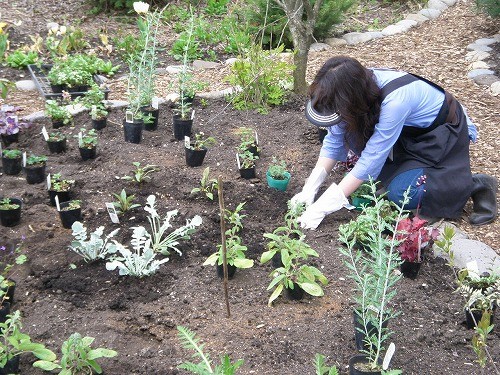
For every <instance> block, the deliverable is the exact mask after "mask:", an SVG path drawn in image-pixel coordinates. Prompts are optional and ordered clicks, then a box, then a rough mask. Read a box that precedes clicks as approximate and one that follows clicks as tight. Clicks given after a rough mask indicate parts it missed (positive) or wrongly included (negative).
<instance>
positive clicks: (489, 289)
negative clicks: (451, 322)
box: [457, 267, 500, 329]
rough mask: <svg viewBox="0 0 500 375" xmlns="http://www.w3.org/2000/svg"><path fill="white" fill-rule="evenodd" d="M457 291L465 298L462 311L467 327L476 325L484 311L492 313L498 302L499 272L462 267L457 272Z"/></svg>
mask: <svg viewBox="0 0 500 375" xmlns="http://www.w3.org/2000/svg"><path fill="white" fill-rule="evenodd" d="M457 283H458V288H457V292H458V293H460V294H461V295H462V296H463V297H464V299H465V305H464V311H465V318H466V319H465V320H466V323H467V327H468V328H471V329H472V328H474V327H476V326H477V324H478V323H479V321H480V320H481V318H482V315H483V314H484V313H485V312H488V313H489V314H490V324H491V322H492V320H493V314H494V312H495V310H496V308H497V306H498V304H499V303H500V273H498V272H497V273H495V272H493V271H492V272H491V273H490V272H484V273H481V274H480V273H479V271H478V270H477V269H472V267H470V268H463V269H461V270H460V271H458V273H457Z"/></svg>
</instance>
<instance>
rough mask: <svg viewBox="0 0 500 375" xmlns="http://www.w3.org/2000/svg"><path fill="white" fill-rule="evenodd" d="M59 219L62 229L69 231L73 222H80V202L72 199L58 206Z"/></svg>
mask: <svg viewBox="0 0 500 375" xmlns="http://www.w3.org/2000/svg"><path fill="white" fill-rule="evenodd" d="M59 218H60V219H61V223H62V225H63V228H65V229H71V226H72V225H73V223H74V222H75V221H81V220H82V201H80V200H77V199H73V200H70V201H67V202H62V203H60V204H59Z"/></svg>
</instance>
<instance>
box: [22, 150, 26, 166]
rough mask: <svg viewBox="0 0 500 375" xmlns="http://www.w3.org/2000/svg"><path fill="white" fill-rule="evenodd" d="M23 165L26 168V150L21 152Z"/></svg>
mask: <svg viewBox="0 0 500 375" xmlns="http://www.w3.org/2000/svg"><path fill="white" fill-rule="evenodd" d="M23 167H24V168H26V151H25V152H23Z"/></svg>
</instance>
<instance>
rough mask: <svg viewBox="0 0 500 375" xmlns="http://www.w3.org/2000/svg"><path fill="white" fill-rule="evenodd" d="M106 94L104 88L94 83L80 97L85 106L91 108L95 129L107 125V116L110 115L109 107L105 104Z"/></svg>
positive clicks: (79, 99)
mask: <svg viewBox="0 0 500 375" xmlns="http://www.w3.org/2000/svg"><path fill="white" fill-rule="evenodd" d="M105 96H106V94H105V93H104V91H103V90H101V88H100V87H99V86H98V85H97V84H96V83H93V84H92V85H91V86H90V90H88V91H87V92H86V93H85V95H84V96H82V97H80V98H78V101H79V102H81V103H82V104H83V105H84V106H85V108H87V109H89V110H90V118H91V119H92V127H93V128H94V129H95V130H101V129H104V128H105V127H106V118H107V116H108V109H107V107H106V104H105V101H104V100H105Z"/></svg>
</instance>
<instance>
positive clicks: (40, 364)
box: [33, 361, 61, 371]
mask: <svg viewBox="0 0 500 375" xmlns="http://www.w3.org/2000/svg"><path fill="white" fill-rule="evenodd" d="M33 367H35V368H40V369H42V370H45V371H52V370H55V369H57V368H61V366H59V365H58V364H57V363H54V362H49V361H36V362H35V363H33Z"/></svg>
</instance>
